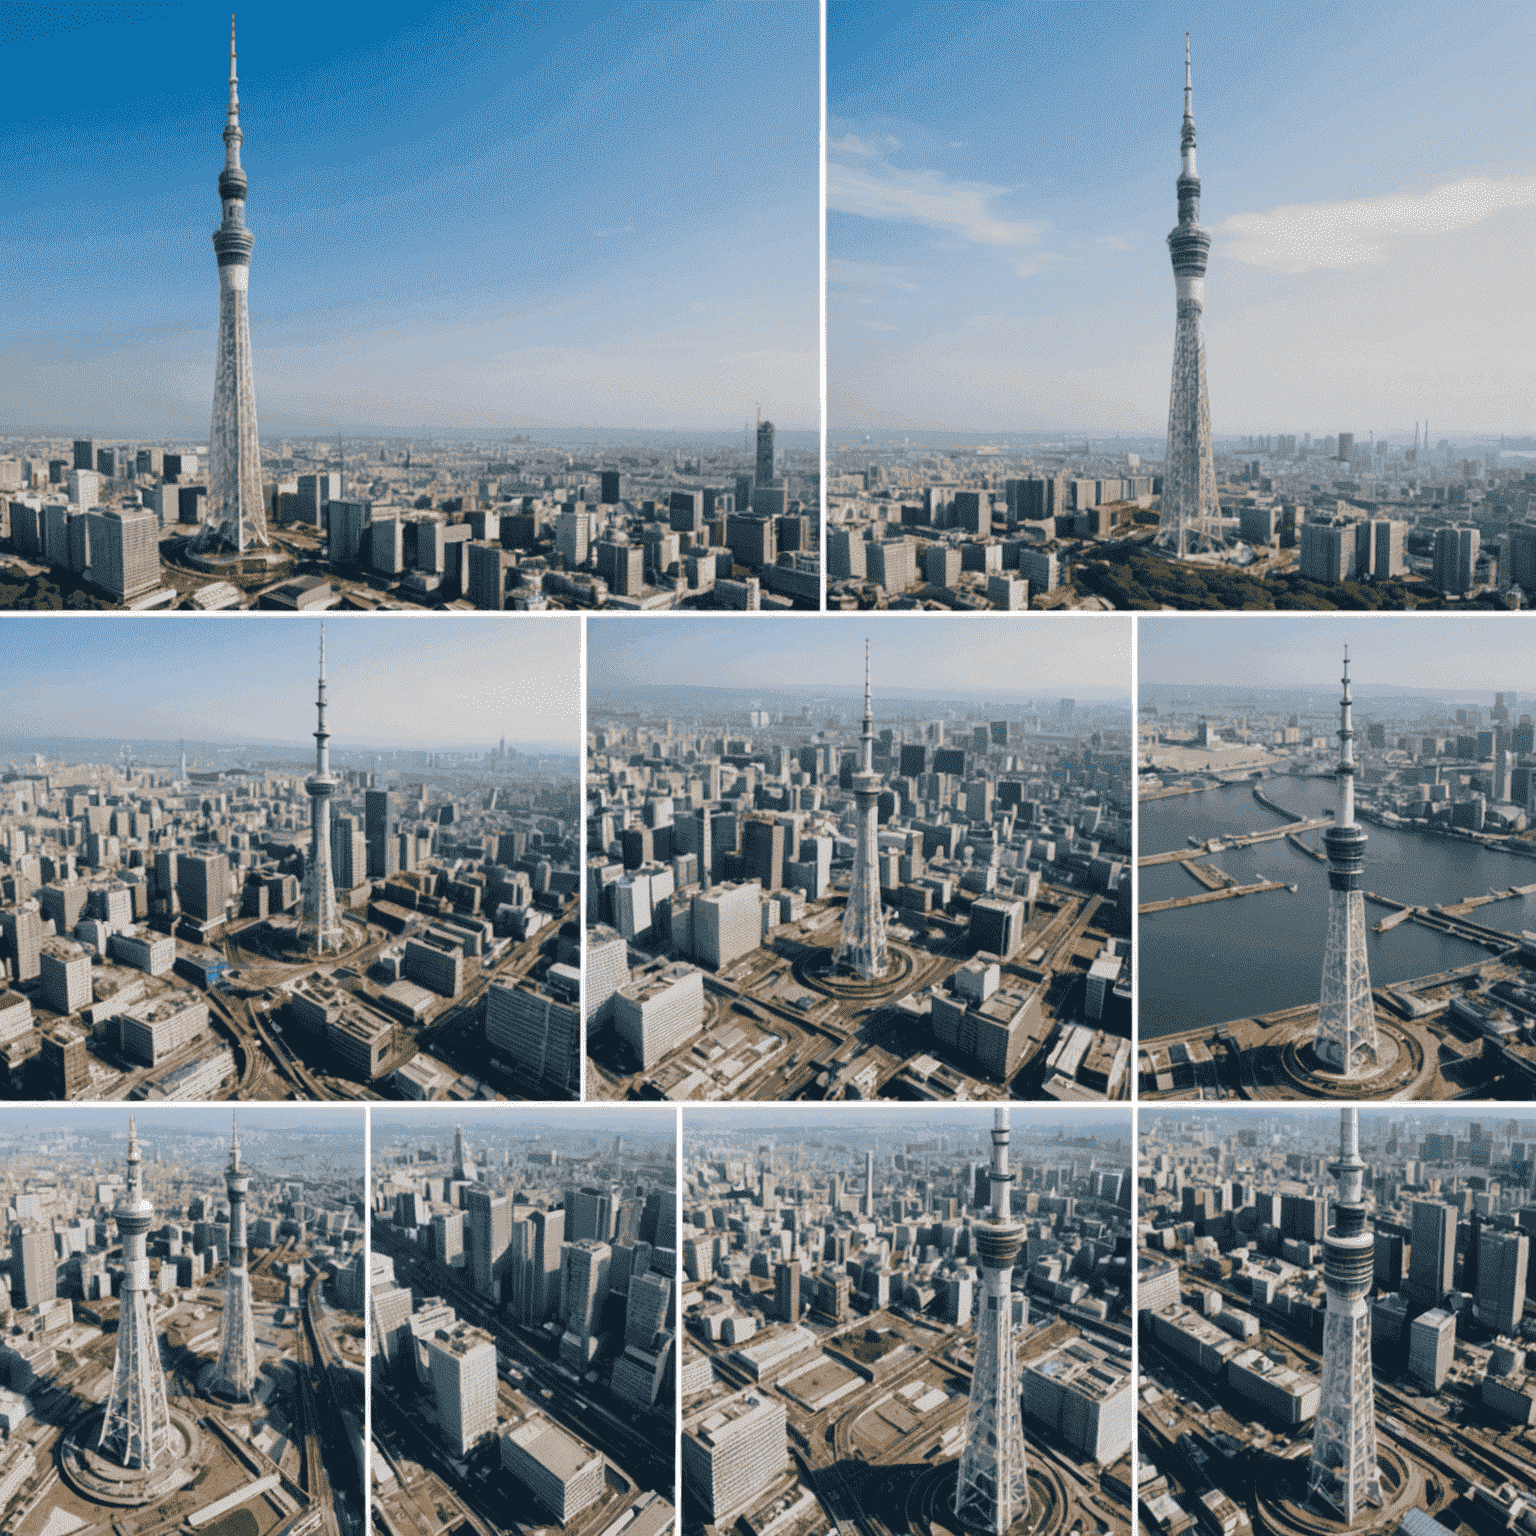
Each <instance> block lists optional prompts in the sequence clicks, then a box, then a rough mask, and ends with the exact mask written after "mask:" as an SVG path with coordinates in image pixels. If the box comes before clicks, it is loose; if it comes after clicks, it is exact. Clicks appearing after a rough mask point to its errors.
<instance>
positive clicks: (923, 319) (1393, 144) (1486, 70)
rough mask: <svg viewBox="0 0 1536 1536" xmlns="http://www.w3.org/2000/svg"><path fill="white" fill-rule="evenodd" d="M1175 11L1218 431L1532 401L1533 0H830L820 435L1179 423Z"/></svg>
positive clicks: (1456, 419) (1466, 417)
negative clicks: (1120, 0) (1189, 78)
mask: <svg viewBox="0 0 1536 1536" xmlns="http://www.w3.org/2000/svg"><path fill="white" fill-rule="evenodd" d="M1186 28H1188V29H1189V30H1190V31H1191V32H1192V33H1193V49H1194V83H1195V120H1196V124H1197V128H1198V133H1199V151H1198V154H1199V171H1200V175H1201V179H1202V182H1203V189H1202V190H1203V197H1202V209H1201V222H1202V223H1203V224H1204V226H1205V227H1206V228H1207V229H1209V230H1210V231H1211V232H1212V236H1213V242H1212V248H1211V261H1210V271H1209V275H1208V279H1207V293H1206V312H1205V322H1206V325H1205V329H1206V342H1207V352H1208V362H1209V374H1210V388H1211V401H1212V425H1213V428H1214V430H1215V431H1216V433H1217V434H1218V435H1219V434H1222V433H1248V432H1281V431H1294V432H1305V431H1311V432H1313V433H1314V434H1324V433H1328V432H1335V431H1338V430H1339V429H1340V428H1343V429H1344V430H1351V429H1352V430H1354V431H1355V432H1356V433H1357V434H1360V435H1364V434H1365V433H1367V432H1369V431H1371V430H1372V429H1374V430H1375V431H1376V432H1377V434H1378V435H1382V434H1389V435H1391V434H1396V435H1398V436H1401V435H1402V434H1403V433H1404V432H1405V431H1406V434H1407V437H1408V439H1409V441H1411V440H1412V433H1413V423H1414V421H1415V420H1422V419H1423V418H1425V417H1428V418H1429V420H1430V431H1431V434H1432V436H1433V437H1434V438H1435V439H1436V440H1438V439H1439V438H1440V437H1441V436H1454V435H1455V434H1456V433H1457V432H1462V433H1467V432H1474V431H1491V432H1500V431H1509V432H1529V431H1531V430H1532V429H1533V426H1536V307H1533V306H1532V304H1531V302H1530V280H1529V271H1530V251H1531V248H1532V244H1533V241H1536V97H1533V95H1532V93H1531V91H1530V89H1529V61H1530V58H1531V56H1532V52H1533V46H1536V9H1533V8H1532V7H1530V6H1528V5H1523V4H1505V3H1493V4H1489V3H1475V0H1474V3H1469V4H1463V5H1458V6H1443V5H1438V4H1426V3H1408V4H1392V5H1384V4H1351V5H1348V6H1323V5H1300V4H1294V3H1279V4H1274V5H1269V6H1264V7H1261V8H1257V9H1255V8H1250V7H1241V6H1236V5H1232V4H1230V3H1225V4H1214V3H1200V0H1195V3H1185V4H1183V5H1180V6H1172V5H1168V4H1166V3H1161V0H1151V3H1143V4H1106V3H1094V4H1086V3H1074V0H1058V3H1050V4H1041V3H1027V4H1016V3H1002V0H967V3H965V4H961V5H944V6H934V5H920V4H914V3H906V4H901V3H887V0H879V3H873V0H830V5H829V13H828V39H827V81H828V83H827V91H828V128H829V153H828V161H829V164H828V213H827V258H828V268H829V299H828V341H827V348H828V352H827V379H828V417H829V431H830V441H831V442H833V443H834V444H835V443H836V442H837V441H838V438H839V433H840V432H842V433H847V432H850V431H852V430H854V429H858V428H866V427H876V428H886V429H891V428H902V427H913V428H947V429H975V430H981V431H994V430H999V429H1001V430H1021V431H1027V430H1044V431H1054V430H1058V429H1060V430H1064V431H1065V430H1072V431H1092V432H1094V433H1096V434H1103V433H1112V432H1115V431H1124V432H1129V433H1152V434H1154V435H1155V434H1160V433H1162V432H1163V431H1164V430H1165V429H1166V424H1167V401H1168V381H1169V372H1170V368H1171V363H1172V353H1173V322H1174V293H1173V278H1172V273H1171V269H1170V267H1169V262H1168V251H1167V247H1166V245H1165V243H1164V237H1165V236H1166V234H1167V232H1168V231H1169V229H1171V228H1172V227H1173V225H1174V223H1175V220H1176V217H1177V208H1176V200H1175V193H1174V181H1175V178H1176V177H1177V175H1178V171H1179V132H1180V123H1181V118H1182V113H1183V100H1182V91H1183V62H1184V60H1183V49H1184V32H1185V29H1186Z"/></svg>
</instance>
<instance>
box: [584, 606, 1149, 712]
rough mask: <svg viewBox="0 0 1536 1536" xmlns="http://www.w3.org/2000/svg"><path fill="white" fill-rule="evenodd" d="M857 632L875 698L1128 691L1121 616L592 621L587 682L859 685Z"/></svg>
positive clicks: (1127, 636) (1126, 638) (1127, 630)
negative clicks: (886, 693)
mask: <svg viewBox="0 0 1536 1536" xmlns="http://www.w3.org/2000/svg"><path fill="white" fill-rule="evenodd" d="M866 639H868V640H869V642H870V646H871V655H870V670H871V679H870V681H871V687H872V688H873V691H874V694H875V696H876V698H877V699H878V698H879V695H880V691H881V690H882V688H884V689H889V690H892V691H895V690H900V691H901V692H902V693H903V694H904V695H906V696H908V697H910V696H911V694H912V693H914V692H923V693H939V694H944V695H946V696H948V697H951V698H959V697H972V698H976V699H1004V698H1031V697H1036V696H1039V697H1045V698H1055V697H1057V696H1059V695H1061V694H1071V695H1072V696H1074V697H1078V698H1093V697H1103V696H1105V695H1109V696H1113V697H1122V698H1126V699H1129V697H1130V692H1131V623H1130V619H1129V618H1128V617H1126V616H1123V615H1118V614H1117V615H1113V616H1112V615H1108V614H1092V615H1082V616H1077V615H1068V614H1054V613H1048V614H1019V615H1013V616H1010V617H1008V618H1006V619H1003V620H999V619H998V618H997V617H996V615H991V616H988V615H979V614H937V613H919V614H860V615H859V616H858V618H857V619H855V618H853V617H851V616H846V615H836V616H829V617H819V618H818V617H815V616H812V615H806V616H805V617H801V616H799V615H794V616H788V615H786V616H782V617H781V616H779V615H774V616H772V617H769V618H764V617H760V616H759V617H753V618H745V619H734V618H716V617H714V616H711V617H709V618H705V619H699V618H686V617H677V618H672V617H667V618H654V619H647V620H642V621H641V622H640V623H638V624H636V623H635V622H634V621H633V620H629V619H624V618H617V617H616V618H611V619H593V620H591V621H589V623H588V626H587V684H588V687H589V688H590V689H594V690H596V689H601V688H603V687H605V686H614V685H620V686H637V687H644V686H646V685H648V684H651V683H655V682H667V683H680V684H686V685H693V686H701V687H709V686H714V687H720V688H747V689H751V688H767V687H772V688H783V687H792V686H803V687H805V688H806V689H807V690H811V689H815V688H818V687H821V686H824V685H827V684H832V685H835V686H838V687H842V688H846V687H850V686H853V687H860V686H862V684H863V681H864V642H865V640H866Z"/></svg>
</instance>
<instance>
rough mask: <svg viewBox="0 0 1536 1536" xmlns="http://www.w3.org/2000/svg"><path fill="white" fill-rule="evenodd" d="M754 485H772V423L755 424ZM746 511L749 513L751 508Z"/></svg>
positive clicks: (761, 422)
mask: <svg viewBox="0 0 1536 1536" xmlns="http://www.w3.org/2000/svg"><path fill="white" fill-rule="evenodd" d="M755 483H756V484H757V486H758V487H759V488H761V487H763V486H767V485H772V484H773V423H772V422H771V421H760V422H758V424H757V474H756V476H755ZM745 510H746V511H748V512H750V511H751V510H752V509H751V507H747V508H746V509H745Z"/></svg>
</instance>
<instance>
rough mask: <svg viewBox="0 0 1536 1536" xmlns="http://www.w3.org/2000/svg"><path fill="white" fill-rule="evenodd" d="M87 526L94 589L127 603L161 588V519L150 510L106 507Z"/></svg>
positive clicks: (87, 517) (86, 521)
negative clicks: (131, 599) (158, 587)
mask: <svg viewBox="0 0 1536 1536" xmlns="http://www.w3.org/2000/svg"><path fill="white" fill-rule="evenodd" d="M85 523H86V525H87V537H88V540H89V545H90V564H89V569H90V580H91V585H92V586H94V587H98V588H100V589H101V591H103V592H105V593H106V594H107V595H108V596H109V597H111V598H114V599H115V600H116V601H117V602H119V603H123V602H127V601H128V599H129V598H134V597H141V596H142V595H143V594H144V593H146V592H152V591H153V590H154V589H155V588H156V587H157V586H159V585H160V519H159V518H158V517H156V515H155V514H154V513H153V512H152V511H150V510H149V508H148V507H142V506H130V507H103V508H102V509H101V510H100V511H99V512H98V511H92V512H90V513H88V514H87V516H86V518H85Z"/></svg>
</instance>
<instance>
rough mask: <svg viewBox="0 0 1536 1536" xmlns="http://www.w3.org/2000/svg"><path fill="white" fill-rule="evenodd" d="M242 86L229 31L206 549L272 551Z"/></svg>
mask: <svg viewBox="0 0 1536 1536" xmlns="http://www.w3.org/2000/svg"><path fill="white" fill-rule="evenodd" d="M244 138H245V135H244V134H243V133H241V131H240V83H239V80H238V79H237V78H236V75H235V23H234V18H233V17H231V18H230V23H229V113H228V117H227V119H226V121H225V124H224V169H223V171H221V172H220V173H219V200H220V202H222V203H223V205H224V219H223V222H222V223H221V224H220V226H219V228H218V230H217V232H216V233H215V234H214V237H213V249H214V252H215V253H216V255H217V256H218V262H219V350H218V363H217V366H216V370H215V373H214V383H213V425H212V426H211V427H210V429H209V436H208V520H207V522H206V523H205V524H204V525H203V529H202V531H201V532H200V533H199V534H198V536H197V541H196V542H197V545H198V546H199V547H200V548H205V549H211V548H218V547H219V546H220V545H226V546H228V547H229V548H232V549H237V550H245V549H248V548H249V547H250V546H251V545H253V544H263V545H264V544H266V543H267V517H266V508H265V505H264V503H263V500H262V485H261V444H260V441H259V439H258V437H257V433H256V385H255V382H254V380H253V378H252V375H251V313H250V308H249V297H248V295H249V290H250V281H251V251H252V250H253V249H254V248H255V245H256V237H255V236H254V235H253V234H252V233H251V232H250V230H249V229H247V228H246V227H245V194H246V188H247V186H248V183H247V181H246V177H245V172H244V171H243V170H242V169H241V167H240V145H241V142H242V141H243V140H244Z"/></svg>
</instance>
